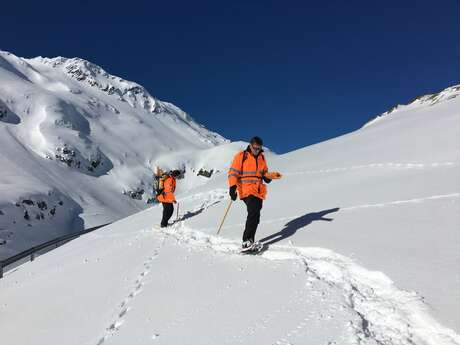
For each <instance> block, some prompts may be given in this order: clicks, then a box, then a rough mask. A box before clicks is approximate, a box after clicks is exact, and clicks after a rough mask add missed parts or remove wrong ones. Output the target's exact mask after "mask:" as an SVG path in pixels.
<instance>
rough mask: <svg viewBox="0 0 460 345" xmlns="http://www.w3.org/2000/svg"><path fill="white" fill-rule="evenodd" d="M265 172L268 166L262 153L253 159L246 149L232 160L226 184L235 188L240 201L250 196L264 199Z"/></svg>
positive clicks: (265, 191)
mask: <svg viewBox="0 0 460 345" xmlns="http://www.w3.org/2000/svg"><path fill="white" fill-rule="evenodd" d="M267 171H268V166H267V162H266V161H265V157H264V154H263V153H262V151H261V152H260V153H259V154H258V155H257V156H256V157H255V156H254V155H253V154H252V152H251V151H250V149H249V148H248V149H246V150H245V151H242V152H239V153H237V154H236V155H235V157H234V158H233V163H232V166H231V167H230V169H229V171H228V184H229V186H230V187H231V186H234V185H236V186H237V190H238V195H239V196H240V199H244V198H246V197H248V196H250V195H254V196H255V197H258V198H260V199H265V196H266V195H267V186H266V185H265V184H264V181H263V175H264V174H265V173H266V172H267Z"/></svg>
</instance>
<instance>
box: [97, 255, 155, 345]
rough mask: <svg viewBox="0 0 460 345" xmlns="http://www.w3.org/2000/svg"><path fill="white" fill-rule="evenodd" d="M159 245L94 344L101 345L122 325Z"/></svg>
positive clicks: (140, 288)
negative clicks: (113, 317) (112, 318)
mask: <svg viewBox="0 0 460 345" xmlns="http://www.w3.org/2000/svg"><path fill="white" fill-rule="evenodd" d="M159 250H160V247H158V248H157V249H155V251H154V253H153V255H151V256H150V257H149V258H148V259H147V260H146V261H145V262H144V264H143V267H144V269H143V271H142V272H141V273H140V274H139V276H138V277H137V279H136V280H135V282H134V287H133V289H132V290H131V291H130V293H129V294H128V296H127V297H126V298H125V299H124V300H123V301H122V302H121V303H120V305H119V311H118V313H117V317H116V319H115V320H114V321H113V322H112V323H111V324H110V325H109V326H108V327H107V328H106V330H105V333H104V336H103V337H102V338H100V339H99V341H98V342H97V343H96V345H102V344H103V343H104V342H105V341H106V340H107V339H109V338H111V337H112V336H114V335H115V334H116V333H117V332H118V331H119V329H120V327H121V326H122V325H123V323H124V321H125V318H126V316H127V314H128V312H129V311H130V309H131V307H130V304H131V303H132V301H133V300H134V298H136V296H137V295H139V294H140V293H141V292H142V287H143V285H144V283H143V281H144V278H145V277H146V276H147V275H148V274H149V273H150V269H151V267H152V261H153V260H155V259H156V258H157V257H158V255H159Z"/></svg>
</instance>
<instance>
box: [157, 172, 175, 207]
mask: <svg viewBox="0 0 460 345" xmlns="http://www.w3.org/2000/svg"><path fill="white" fill-rule="evenodd" d="M175 190H176V179H175V178H174V177H173V176H168V177H166V179H165V180H164V182H163V193H161V194H160V195H158V196H157V200H158V201H159V202H168V203H172V202H174V201H176V198H175V197H174V191H175Z"/></svg>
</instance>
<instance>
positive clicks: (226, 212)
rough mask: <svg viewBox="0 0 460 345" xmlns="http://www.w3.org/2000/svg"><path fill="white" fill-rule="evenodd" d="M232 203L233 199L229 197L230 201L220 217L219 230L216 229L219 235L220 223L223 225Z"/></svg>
mask: <svg viewBox="0 0 460 345" xmlns="http://www.w3.org/2000/svg"><path fill="white" fill-rule="evenodd" d="M232 204H233V200H232V199H230V202H229V203H228V206H227V209H226V210H225V214H224V218H222V221H221V222H220V225H219V230H217V235H219V232H220V229H222V225H224V222H225V218H227V214H228V211H230V207H231V206H232Z"/></svg>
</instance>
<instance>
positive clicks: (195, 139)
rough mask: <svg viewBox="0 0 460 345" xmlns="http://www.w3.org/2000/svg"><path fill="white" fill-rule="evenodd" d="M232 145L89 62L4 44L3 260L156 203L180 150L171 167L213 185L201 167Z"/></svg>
mask: <svg viewBox="0 0 460 345" xmlns="http://www.w3.org/2000/svg"><path fill="white" fill-rule="evenodd" d="M225 143H227V141H226V140H225V139H224V138H222V137H221V136H220V135H218V134H216V133H213V132H210V131H209V130H207V129H206V128H204V127H203V126H201V125H199V124H198V123H196V122H195V121H194V120H193V119H192V118H191V117H190V116H189V115H187V114H186V113H185V112H183V111H182V110H180V109H179V108H177V107H176V106H174V105H172V104H170V103H166V102H162V101H159V100H157V99H155V98H154V97H152V96H151V95H150V94H149V93H148V92H147V91H146V90H145V89H144V88H143V87H142V86H140V85H138V84H136V83H133V82H129V81H126V80H123V79H121V78H118V77H115V76H113V75H110V74H108V73H107V72H105V71H104V70H103V69H102V68H101V67H99V66H96V65H94V64H92V63H90V62H88V61H85V60H82V59H78V58H73V59H66V58H62V57H59V58H53V59H48V58H41V57H39V58H34V59H23V58H19V57H16V56H14V55H13V54H11V53H7V52H1V51H0V148H1V151H0V166H1V167H2V172H1V174H0V244H2V243H3V245H0V258H2V257H4V256H6V255H8V254H11V253H13V252H15V251H17V250H19V249H23V248H27V247H28V246H30V245H31V244H33V243H37V242H41V241H44V240H46V239H49V238H50V237H54V236H57V235H59V234H62V233H63V232H68V231H73V230H76V229H81V228H83V227H89V226H92V225H98V224H101V223H104V222H108V221H112V220H116V219H119V218H122V217H125V216H127V215H129V214H132V213H134V212H137V211H139V210H141V209H144V208H146V207H147V205H146V200H147V199H148V197H150V196H151V190H152V188H151V183H152V169H153V167H154V166H155V164H156V161H157V159H160V158H161V156H164V155H168V154H169V153H170V152H184V153H185V152H187V155H188V156H187V157H188V160H187V162H186V161H170V166H169V167H170V168H180V169H186V170H187V171H186V174H185V175H186V179H188V178H191V179H193V180H197V179H198V180H199V181H197V182H200V183H203V180H207V179H206V178H203V177H199V178H197V177H196V174H194V173H192V172H191V169H193V170H195V169H196V170H198V171H199V169H201V168H204V167H205V166H206V167H207V168H208V169H214V170H216V169H218V168H219V167H220V166H219V164H218V162H206V161H203V160H202V159H201V158H200V157H202V156H201V152H202V151H203V150H208V149H211V150H212V149H213V148H214V147H216V146H217V145H220V144H225ZM203 154H205V155H206V153H205V152H204V153H203ZM183 157H184V155H183ZM195 159H196V160H197V161H195ZM195 163H196V164H202V165H199V166H197V165H196V164H195ZM213 163H215V164H213ZM189 168H190V170H189ZM189 185H193V184H192V183H189ZM142 191H143V192H142ZM123 193H124V194H123ZM5 241H6V244H5Z"/></svg>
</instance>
